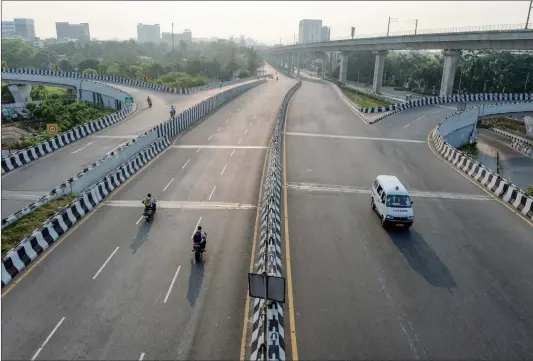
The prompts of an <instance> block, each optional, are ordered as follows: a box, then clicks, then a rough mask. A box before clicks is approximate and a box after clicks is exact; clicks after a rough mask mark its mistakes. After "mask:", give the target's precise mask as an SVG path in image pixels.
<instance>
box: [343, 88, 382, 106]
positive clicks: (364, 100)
mask: <svg viewBox="0 0 533 361" xmlns="http://www.w3.org/2000/svg"><path fill="white" fill-rule="evenodd" d="M342 91H343V92H344V94H345V95H346V96H347V97H348V98H350V100H351V101H353V102H354V103H355V104H357V105H358V106H360V107H363V108H375V107H382V106H387V105H391V104H392V103H391V102H389V101H387V100H384V99H381V98H378V97H376V96H372V95H363V94H361V93H359V92H355V91H353V90H348V89H346V88H343V89H342Z"/></svg>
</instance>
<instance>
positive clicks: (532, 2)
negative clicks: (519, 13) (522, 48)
mask: <svg viewBox="0 0 533 361" xmlns="http://www.w3.org/2000/svg"><path fill="white" fill-rule="evenodd" d="M532 8H533V0H531V1H530V2H529V9H528V10H527V19H526V30H527V28H528V25H529V15H531V9H532Z"/></svg>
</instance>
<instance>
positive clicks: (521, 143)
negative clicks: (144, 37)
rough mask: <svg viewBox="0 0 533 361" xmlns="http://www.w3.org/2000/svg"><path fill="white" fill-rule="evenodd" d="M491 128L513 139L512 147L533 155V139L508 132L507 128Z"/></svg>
mask: <svg viewBox="0 0 533 361" xmlns="http://www.w3.org/2000/svg"><path fill="white" fill-rule="evenodd" d="M490 130H491V131H493V132H494V133H497V134H500V135H503V136H504V137H507V138H509V139H511V147H513V148H514V149H516V150H517V151H519V152H520V153H524V154H525V155H528V156H530V157H533V140H532V139H529V138H524V137H521V136H519V135H516V134H514V133H510V132H506V131H505V130H503V129H499V128H496V127H493V128H490Z"/></svg>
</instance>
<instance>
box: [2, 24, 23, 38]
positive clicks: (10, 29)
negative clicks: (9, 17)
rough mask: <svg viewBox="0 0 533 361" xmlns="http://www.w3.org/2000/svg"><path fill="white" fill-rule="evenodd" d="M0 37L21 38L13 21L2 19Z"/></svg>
mask: <svg viewBox="0 0 533 361" xmlns="http://www.w3.org/2000/svg"><path fill="white" fill-rule="evenodd" d="M2 39H21V37H20V35H18V34H17V32H16V31H15V22H14V21H2Z"/></svg>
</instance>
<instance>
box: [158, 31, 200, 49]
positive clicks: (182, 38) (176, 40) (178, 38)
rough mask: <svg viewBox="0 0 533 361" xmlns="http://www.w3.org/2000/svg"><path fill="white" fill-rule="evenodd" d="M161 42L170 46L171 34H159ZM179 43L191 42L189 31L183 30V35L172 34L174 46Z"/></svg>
mask: <svg viewBox="0 0 533 361" xmlns="http://www.w3.org/2000/svg"><path fill="white" fill-rule="evenodd" d="M161 41H162V42H164V43H167V44H169V45H172V33H161ZM180 41H185V42H186V43H190V42H192V33H191V31H190V30H189V29H185V30H184V31H183V33H174V45H175V46H178V45H179V43H180Z"/></svg>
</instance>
